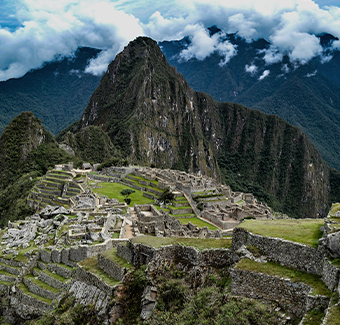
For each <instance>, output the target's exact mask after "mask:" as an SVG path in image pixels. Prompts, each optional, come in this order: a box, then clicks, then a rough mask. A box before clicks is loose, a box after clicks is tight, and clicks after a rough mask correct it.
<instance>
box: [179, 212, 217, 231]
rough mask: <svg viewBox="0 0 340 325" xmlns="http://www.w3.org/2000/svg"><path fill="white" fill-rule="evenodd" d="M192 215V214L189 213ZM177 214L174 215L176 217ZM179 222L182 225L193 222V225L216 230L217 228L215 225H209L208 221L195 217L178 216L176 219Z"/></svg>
mask: <svg viewBox="0 0 340 325" xmlns="http://www.w3.org/2000/svg"><path fill="white" fill-rule="evenodd" d="M191 215H192V214H191ZM178 216H179V215H176V217H178ZM178 220H179V222H180V223H181V224H182V225H186V224H188V223H189V222H191V223H193V224H194V225H196V226H197V227H199V228H203V227H208V228H209V230H217V229H219V228H217V227H216V226H213V225H211V224H210V223H208V222H205V221H203V220H201V219H198V218H197V217H194V218H179V219H178Z"/></svg>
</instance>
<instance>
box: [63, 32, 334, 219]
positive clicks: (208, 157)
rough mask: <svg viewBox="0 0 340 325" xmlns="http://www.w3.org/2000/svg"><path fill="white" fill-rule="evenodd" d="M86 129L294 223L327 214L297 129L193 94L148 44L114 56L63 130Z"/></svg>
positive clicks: (127, 153)
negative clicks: (225, 186) (218, 184)
mask: <svg viewBox="0 0 340 325" xmlns="http://www.w3.org/2000/svg"><path fill="white" fill-rule="evenodd" d="M90 125H94V126H99V127H101V128H102V129H103V130H104V131H105V132H106V133H107V134H108V136H109V137H110V138H111V141H112V143H113V145H114V146H115V147H116V149H118V150H119V151H120V152H121V153H122V156H123V157H126V158H128V159H129V161H130V162H131V163H136V164H141V165H143V164H148V165H150V164H154V165H155V166H157V167H160V168H174V169H180V170H185V171H191V172H196V173H203V174H207V175H210V176H214V177H217V178H223V179H224V180H226V181H227V182H228V183H229V184H231V185H233V186H234V188H235V187H238V188H239V189H241V188H242V189H245V190H246V191H253V192H254V194H255V195H257V196H258V197H260V198H261V199H263V200H264V201H266V202H268V203H270V204H272V205H274V207H275V208H276V209H281V210H283V211H287V212H289V213H290V214H291V215H292V216H296V217H316V216H323V215H325V213H327V211H328V204H329V197H330V192H331V189H330V182H329V178H330V176H329V174H330V170H329V168H328V166H327V164H326V163H325V162H324V161H323V159H322V158H321V156H320V154H319V153H318V151H317V150H316V149H315V147H314V146H313V145H312V144H311V142H310V141H309V140H308V138H307V136H306V135H304V134H303V133H302V132H301V130H300V129H298V128H296V127H293V126H291V125H289V124H288V123H287V122H285V121H283V120H282V119H280V118H278V117H277V116H270V115H266V114H263V113H261V112H260V111H256V110H251V109H249V108H246V107H244V106H242V105H239V104H233V103H218V102H217V101H215V100H214V99H213V98H212V97H210V96H209V95H207V94H205V93H196V92H194V91H193V90H192V89H191V88H190V87H189V85H188V83H187V82H186V81H185V79H184V78H183V76H182V75H180V74H178V73H177V71H176V69H175V68H172V67H171V66H170V65H169V64H168V62H167V60H166V58H165V56H164V55H163V53H162V52H161V50H160V48H159V46H158V45H157V43H156V42H154V41H153V40H151V39H149V38H145V37H139V38H137V39H136V40H134V41H133V42H131V43H130V44H129V45H128V46H127V47H126V48H125V49H124V51H122V52H121V53H120V54H118V55H117V56H116V59H115V60H114V61H113V62H112V63H111V64H110V65H109V67H108V70H107V72H106V73H105V75H104V76H103V78H102V80H101V82H100V85H99V87H98V88H97V89H96V90H95V92H94V94H93V95H92V97H91V99H90V101H89V104H88V106H87V108H86V109H85V111H84V113H83V115H82V117H81V119H80V121H79V122H77V123H76V124H74V125H73V126H71V127H70V128H69V130H70V131H73V132H74V133H76V134H77V132H79V131H80V130H82V129H84V128H85V127H88V126H90Z"/></svg>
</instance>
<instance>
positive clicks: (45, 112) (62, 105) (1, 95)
mask: <svg viewBox="0 0 340 325" xmlns="http://www.w3.org/2000/svg"><path fill="white" fill-rule="evenodd" d="M99 52H100V51H99V50H96V49H91V48H79V49H78V50H77V51H76V52H75V53H74V55H73V56H71V57H66V58H60V59H59V60H58V59H57V60H55V61H53V62H49V63H46V64H45V65H44V66H43V67H42V68H40V69H37V70H33V71H30V72H28V73H27V74H26V75H25V76H23V77H22V78H18V79H10V80H7V81H2V82H0V134H1V133H2V132H3V130H4V128H5V126H6V125H7V124H9V123H10V121H11V120H12V119H13V118H14V117H16V116H17V115H19V114H20V113H22V112H24V111H31V112H33V113H34V115H35V116H36V117H37V118H39V119H40V120H41V121H42V123H43V125H44V126H45V127H46V129H48V130H49V131H50V132H51V133H52V134H54V135H56V134H58V133H59V132H60V131H61V130H63V129H65V128H66V127H67V126H68V125H69V124H70V123H73V122H74V121H76V120H77V119H79V117H80V116H81V114H82V112H83V110H84V108H85V107H86V105H87V103H88V101H89V99H90V97H91V94H92V93H93V91H94V90H95V89H96V87H97V86H98V83H99V80H100V77H97V76H94V75H92V74H88V73H84V70H85V67H86V66H87V64H88V62H89V60H90V59H91V58H94V57H96V56H97V55H98V53H99Z"/></svg>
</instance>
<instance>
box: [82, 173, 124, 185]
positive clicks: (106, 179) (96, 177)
mask: <svg viewBox="0 0 340 325" xmlns="http://www.w3.org/2000/svg"><path fill="white" fill-rule="evenodd" d="M88 177H89V179H91V180H95V181H100V182H116V183H118V182H119V181H120V178H117V177H108V176H100V175H93V174H88Z"/></svg>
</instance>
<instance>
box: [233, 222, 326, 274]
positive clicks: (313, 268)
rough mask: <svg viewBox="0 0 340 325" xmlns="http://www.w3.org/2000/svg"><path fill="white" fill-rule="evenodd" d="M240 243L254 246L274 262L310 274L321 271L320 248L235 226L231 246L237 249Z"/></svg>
mask: <svg viewBox="0 0 340 325" xmlns="http://www.w3.org/2000/svg"><path fill="white" fill-rule="evenodd" d="M242 245H245V246H248V245H253V246H256V247H257V248H259V249H260V250H261V252H262V253H263V255H265V256H266V257H267V259H268V260H271V261H273V262H275V263H279V264H281V265H285V266H289V267H292V268H294V269H297V270H300V271H304V272H308V273H312V274H317V275H322V273H323V267H324V258H325V257H324V256H325V255H324V252H323V251H322V250H319V249H316V248H313V247H310V246H307V245H303V244H299V243H294V242H291V241H288V240H284V239H280V238H271V237H263V236H260V235H255V234H252V233H251V232H249V231H247V230H245V229H242V228H236V229H234V233H233V241H232V247H233V249H235V250H237V249H239V248H240V247H241V246H242Z"/></svg>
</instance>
